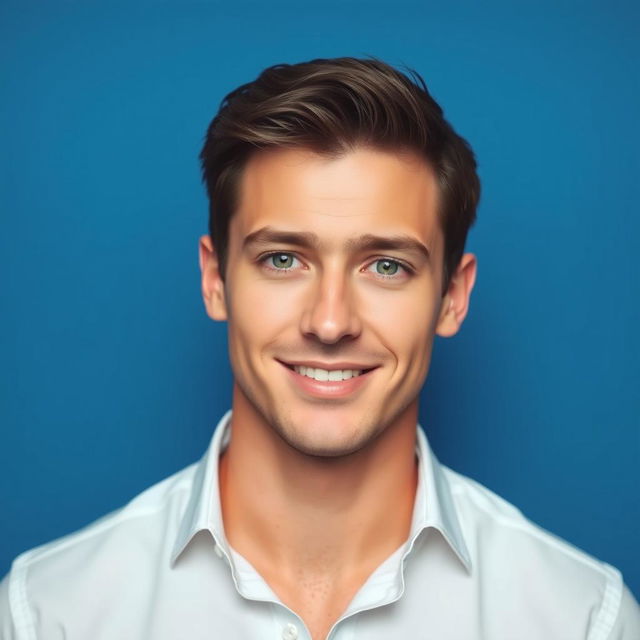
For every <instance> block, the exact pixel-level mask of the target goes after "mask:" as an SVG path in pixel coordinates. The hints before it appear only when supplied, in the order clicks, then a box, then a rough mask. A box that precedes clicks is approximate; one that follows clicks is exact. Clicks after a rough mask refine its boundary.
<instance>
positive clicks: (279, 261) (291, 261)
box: [261, 251, 299, 271]
mask: <svg viewBox="0 0 640 640" xmlns="http://www.w3.org/2000/svg"><path fill="white" fill-rule="evenodd" d="M261 262H262V263H263V264H264V266H265V267H266V268H267V269H270V270H271V271H289V270H291V269H293V267H294V266H295V263H296V262H299V260H298V258H296V257H295V256H294V255H293V254H292V253H287V252H286V251H278V252H276V253H270V254H268V255H266V256H264V257H263V258H262V259H261Z"/></svg>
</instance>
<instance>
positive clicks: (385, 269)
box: [376, 260, 400, 276]
mask: <svg viewBox="0 0 640 640" xmlns="http://www.w3.org/2000/svg"><path fill="white" fill-rule="evenodd" d="M399 268H400V265H399V264H398V263H397V262H395V261H394V260H376V273H379V274H380V275H381V276H395V275H396V273H398V269H399Z"/></svg>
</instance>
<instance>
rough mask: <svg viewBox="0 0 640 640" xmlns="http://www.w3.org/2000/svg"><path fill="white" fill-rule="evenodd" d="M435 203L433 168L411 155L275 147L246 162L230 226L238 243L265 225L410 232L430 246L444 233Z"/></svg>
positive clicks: (334, 237)
mask: <svg viewBox="0 0 640 640" xmlns="http://www.w3.org/2000/svg"><path fill="white" fill-rule="evenodd" d="M437 209H438V188H437V182H436V179H435V176H434V173H433V170H432V169H431V167H430V166H429V165H428V164H427V162H426V161H425V160H423V159H422V158H419V157H418V156H416V155H414V154H411V153H406V152H389V151H382V150H378V149H372V148H366V147H364V148H357V149H355V150H353V151H349V152H346V153H344V154H342V155H339V156H326V155H320V154H317V153H315V152H313V151H310V150H307V149H277V150H270V151H265V152H259V153H256V154H255V155H253V156H252V157H251V158H250V160H249V162H248V163H247V166H246V167H245V170H244V172H243V175H242V178H241V181H240V185H239V206H238V209H237V211H236V213H235V214H234V216H233V219H232V221H231V231H232V235H233V236H235V237H236V239H238V240H240V241H241V240H242V239H243V238H244V237H246V236H247V235H249V234H251V233H253V232H255V231H256V230H258V229H260V228H262V227H264V226H271V227H274V226H275V227H278V228H282V229H287V230H291V231H312V232H314V233H316V234H317V235H318V236H319V237H320V238H324V239H325V240H326V241H327V242H329V241H335V242H337V241H338V240H339V239H340V238H346V237H347V236H354V235H362V234H363V233H376V234H385V233H388V234H392V235H397V234H405V235H406V234H409V235H412V236H414V237H415V238H416V239H418V240H421V241H422V242H424V243H426V244H427V245H428V246H429V247H430V249H431V251H432V252H433V251H434V250H437V245H438V244H440V242H441V237H440V236H441V235H442V234H441V232H440V225H439V223H438V215H437Z"/></svg>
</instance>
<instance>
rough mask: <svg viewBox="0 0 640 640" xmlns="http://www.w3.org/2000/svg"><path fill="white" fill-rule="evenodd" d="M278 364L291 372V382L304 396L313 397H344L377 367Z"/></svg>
mask: <svg viewBox="0 0 640 640" xmlns="http://www.w3.org/2000/svg"><path fill="white" fill-rule="evenodd" d="M278 362H279V363H280V364H281V365H282V366H283V367H285V368H286V369H288V370H289V371H291V378H292V381H293V382H294V383H295V385H296V387H297V388H298V389H299V390H301V391H303V392H304V393H305V395H312V396H315V397H325V398H327V397H334V398H338V397H345V396H349V395H351V394H352V393H354V392H355V391H357V390H358V389H360V388H362V386H363V385H364V384H365V382H366V381H367V380H368V379H369V378H370V376H369V375H368V374H370V373H371V372H372V371H374V370H375V369H377V368H378V367H377V366H375V367H366V366H363V365H359V364H356V363H336V364H325V365H324V366H323V367H319V366H317V365H318V364H320V363H316V362H312V363H306V364H298V363H296V364H294V363H288V362H283V361H282V360H278Z"/></svg>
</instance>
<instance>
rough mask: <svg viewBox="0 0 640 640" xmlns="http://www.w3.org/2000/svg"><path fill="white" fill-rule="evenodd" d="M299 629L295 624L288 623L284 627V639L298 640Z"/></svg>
mask: <svg viewBox="0 0 640 640" xmlns="http://www.w3.org/2000/svg"><path fill="white" fill-rule="evenodd" d="M297 637H298V629H297V627H296V625H295V624H288V625H287V626H286V627H284V629H282V640H296V638H297Z"/></svg>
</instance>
